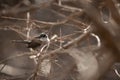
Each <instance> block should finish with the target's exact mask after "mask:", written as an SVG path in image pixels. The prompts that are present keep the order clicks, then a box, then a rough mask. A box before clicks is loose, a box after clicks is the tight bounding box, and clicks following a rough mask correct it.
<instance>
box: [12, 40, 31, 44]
mask: <svg viewBox="0 0 120 80" xmlns="http://www.w3.org/2000/svg"><path fill="white" fill-rule="evenodd" d="M12 42H13V43H24V44H29V43H30V41H28V40H12Z"/></svg>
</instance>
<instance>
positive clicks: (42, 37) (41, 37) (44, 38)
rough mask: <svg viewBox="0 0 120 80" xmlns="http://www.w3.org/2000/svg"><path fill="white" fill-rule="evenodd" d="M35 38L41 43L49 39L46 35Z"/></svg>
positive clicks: (42, 34)
mask: <svg viewBox="0 0 120 80" xmlns="http://www.w3.org/2000/svg"><path fill="white" fill-rule="evenodd" d="M36 38H39V39H40V40H41V41H48V40H49V38H48V35H47V34H46V33H41V34H40V35H39V36H38V37H36Z"/></svg>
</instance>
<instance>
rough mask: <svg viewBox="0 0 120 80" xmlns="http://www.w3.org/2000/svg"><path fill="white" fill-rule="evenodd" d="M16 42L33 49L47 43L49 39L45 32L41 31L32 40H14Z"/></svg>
mask: <svg viewBox="0 0 120 80" xmlns="http://www.w3.org/2000/svg"><path fill="white" fill-rule="evenodd" d="M14 42H17V43H24V44H26V45H27V48H32V49H33V50H35V49H36V48H38V47H42V46H44V45H47V44H49V42H50V39H49V37H48V35H47V34H46V33H41V34H40V35H39V36H37V37H34V38H33V39H32V40H14Z"/></svg>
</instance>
